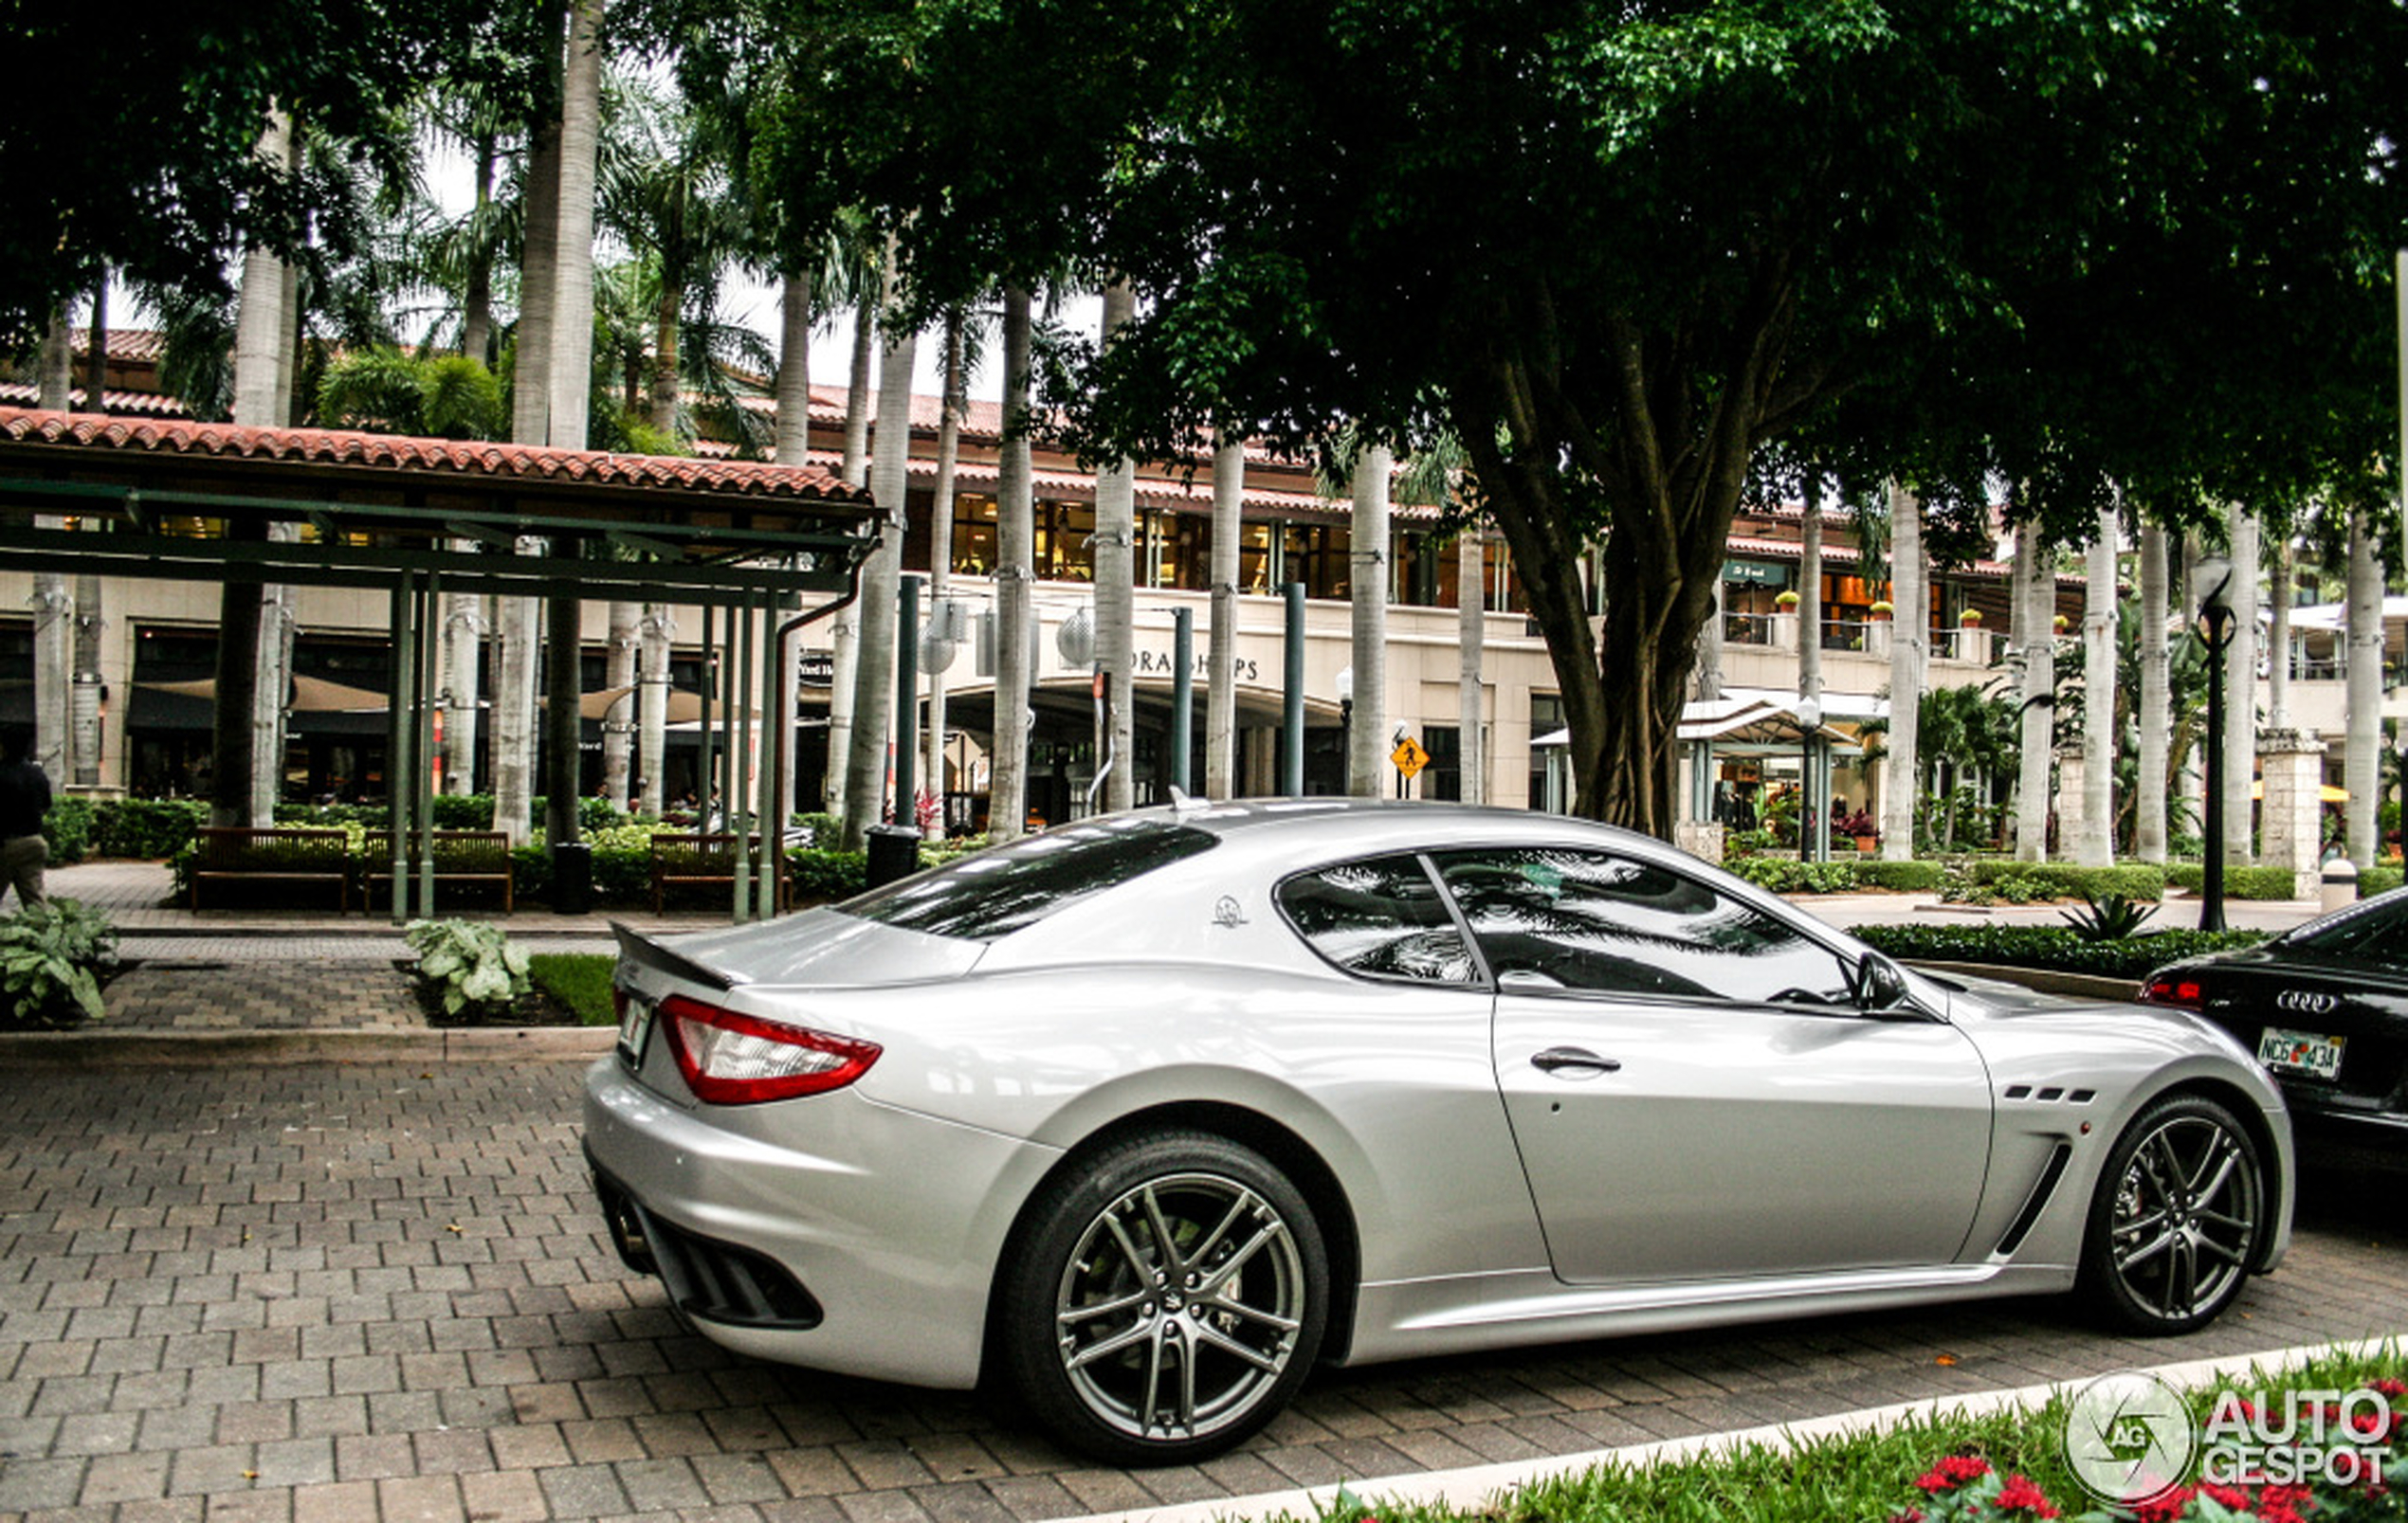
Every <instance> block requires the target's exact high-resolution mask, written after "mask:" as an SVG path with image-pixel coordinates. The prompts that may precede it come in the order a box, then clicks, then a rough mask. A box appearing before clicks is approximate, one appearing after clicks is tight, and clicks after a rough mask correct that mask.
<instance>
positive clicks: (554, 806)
mask: <svg viewBox="0 0 2408 1523" xmlns="http://www.w3.org/2000/svg"><path fill="white" fill-rule="evenodd" d="M543 607H544V616H545V624H546V625H547V626H548V627H547V628H546V629H545V631H544V663H543V752H544V769H543V771H544V777H543V795H544V796H543V834H544V842H545V843H546V844H547V845H553V846H564V845H569V844H572V843H575V841H576V840H577V839H578V835H579V831H578V827H577V784H578V782H579V781H580V780H581V774H582V772H583V771H584V769H583V768H581V767H580V766H579V765H578V762H579V760H580V752H579V747H578V740H579V735H578V729H579V725H578V719H579V717H580V716H579V714H578V712H577V699H578V697H579V696H580V695H579V692H578V690H579V689H580V688H581V687H583V686H584V681H583V674H582V668H583V667H584V664H585V662H584V659H583V658H584V654H585V651H584V639H583V634H582V627H581V626H582V625H583V622H584V621H583V618H582V615H583V612H584V610H583V609H582V608H581V607H579V606H578V603H577V598H576V594H575V593H574V592H571V593H568V594H565V595H562V596H556V597H552V598H547V599H546V600H545V601H544V606H543Z"/></svg>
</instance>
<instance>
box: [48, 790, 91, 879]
mask: <svg viewBox="0 0 2408 1523" xmlns="http://www.w3.org/2000/svg"><path fill="white" fill-rule="evenodd" d="M42 839H43V840H44V841H46V842H47V843H49V846H50V861H51V864H52V865H53V866H58V865H63V864H64V863H66V862H80V861H82V860H83V859H84V856H85V854H86V853H87V852H89V851H90V850H91V848H92V801H91V800H89V799H55V800H53V801H52V802H51V805H50V812H49V813H47V814H46V815H44V816H43V817H42Z"/></svg>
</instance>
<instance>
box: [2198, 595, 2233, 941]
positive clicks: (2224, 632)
mask: <svg viewBox="0 0 2408 1523" xmlns="http://www.w3.org/2000/svg"><path fill="white" fill-rule="evenodd" d="M2192 576H2193V578H2194V579H2195V584H2196V585H2197V586H2198V587H2199V588H2200V589H2203V590H2201V592H2200V593H2199V617H2200V618H2201V619H2203V620H2205V621H2206V623H2207V799H2206V804H2205V812H2206V818H2205V819H2204V820H2202V821H2201V822H2200V823H2201V825H2202V826H2203V828H2202V830H2201V832H2200V834H2201V836H2202V838H2203V839H2204V841H2205V843H2206V856H2207V862H2206V867H2207V871H2206V872H2205V873H2204V874H2203V875H2202V876H2201V879H2200V884H2201V886H2200V890H2199V929H2200V930H2201V931H2221V930H2223V929H2224V648H2225V647H2226V646H2227V645H2230V644H2232V643H2233V605H2232V603H2231V602H2230V601H2229V596H2228V594H2229V593H2230V591H2231V589H2232V585H2233V563H2232V562H2231V561H2228V560H2226V559H2224V558H2223V557H2222V556H2220V555H2206V556H2201V557H2200V559H2199V562H2198V565H2197V566H2196V567H2195V568H2193V571H2192Z"/></svg>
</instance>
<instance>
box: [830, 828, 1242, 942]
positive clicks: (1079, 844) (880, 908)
mask: <svg viewBox="0 0 2408 1523" xmlns="http://www.w3.org/2000/svg"><path fill="white" fill-rule="evenodd" d="M1219 841H1220V838H1219V837H1218V836H1215V835H1213V834H1212V833H1211V832H1209V831H1204V830H1198V829H1196V828H1195V826H1193V825H1173V824H1171V823H1170V822H1168V821H1165V820H1131V819H1104V820H1096V821H1093V822H1090V823H1085V824H1080V825H1063V826H1061V827H1060V828H1058V829H1053V830H1049V831H1047V832H1046V833H1045V834H1043V835H1041V836H1031V837H1029V838H1028V839H1027V840H1025V841H1015V842H1013V843H1012V844H1010V845H1008V846H997V847H995V848H994V850H992V851H982V852H978V853H976V854H975V855H973V856H969V857H964V858H962V859H961V860H960V861H958V862H954V863H953V864H951V865H950V866H946V867H939V868H938V869H936V870H934V871H932V872H926V873H921V874H919V875H917V876H915V877H912V878H906V879H903V881H901V882H899V883H892V884H889V885H887V886H886V887H885V888H882V889H875V890H873V891H871V892H870V893H867V894H864V895H862V896H861V897H859V898H854V899H848V900H847V901H846V902H845V903H844V904H842V905H840V906H838V908H840V909H842V910H843V911H844V912H845V913H846V914H847V915H856V916H861V917H862V918H863V919H865V920H876V921H878V922H880V923H881V924H884V925H891V926H900V927H902V928H903V929H904V930H906V931H924V932H927V933H928V934H931V935H939V936H958V937H961V938H964V939H966V940H972V941H993V940H994V939H995V938H996V937H998V936H1008V935H1010V934H1012V932H1014V931H1017V930H1019V929H1021V928H1022V927H1023V926H1028V925H1032V924H1034V923H1035V922H1037V921H1038V920H1041V919H1043V918H1045V916H1049V915H1051V914H1053V913H1054V912H1055V911H1057V910H1062V909H1066V908H1067V907H1068V906H1070V905H1073V904H1076V903H1078V902H1079V901H1080V900H1082V899H1085V898H1091V897H1094V896H1095V895H1098V894H1101V893H1103V892H1104V890H1105V889H1108V888H1116V887H1118V886H1119V885H1121V884H1122V883H1125V882H1128V881H1129V880H1130V879H1135V878H1139V877H1141V876H1143V875H1144V874H1146V873H1149V872H1152V871H1153V870H1154V869H1155V868H1157V867H1164V866H1168V865H1169V864H1170V863H1172V862H1175V861H1180V860H1181V859H1182V858H1187V857H1193V856H1195V854H1196V853H1198V852H1201V851H1208V850H1210V849H1211V848H1212V847H1213V846H1214V845H1216V844H1218V843H1219Z"/></svg>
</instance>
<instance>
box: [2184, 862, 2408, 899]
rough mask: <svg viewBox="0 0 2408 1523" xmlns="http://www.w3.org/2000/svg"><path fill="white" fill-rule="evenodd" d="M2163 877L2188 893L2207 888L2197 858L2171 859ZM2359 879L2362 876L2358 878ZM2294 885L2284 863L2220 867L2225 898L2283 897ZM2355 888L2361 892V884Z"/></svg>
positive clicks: (2204, 868)
mask: <svg viewBox="0 0 2408 1523" xmlns="http://www.w3.org/2000/svg"><path fill="white" fill-rule="evenodd" d="M2165 880H2166V881H2167V882H2168V883H2171V884H2173V885H2174V886H2175V887H2176V888H2180V889H2188V890H2189V891H2190V892H2191V893H2194V894H2199V893H2204V892H2205V891H2206V889H2207V868H2206V867H2205V865H2204V864H2202V863H2199V862H2174V863H2172V864H2170V865H2168V866H2167V868H2166V869H2165ZM2361 881H2363V879H2361ZM2297 887H2298V885H2297V884H2296V883H2295V882H2294V881H2293V880H2292V879H2291V870H2290V869H2289V868H2288V867H2239V866H2227V867H2226V868H2225V869H2224V897H2226V898H2228V899H2287V898H2289V897H2291V894H2292V892H2293V890H2295V889H2296V888H2297ZM2359 892H2360V893H2361V894H2363V893H2365V889H2364V888H2360V890H2359Z"/></svg>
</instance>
